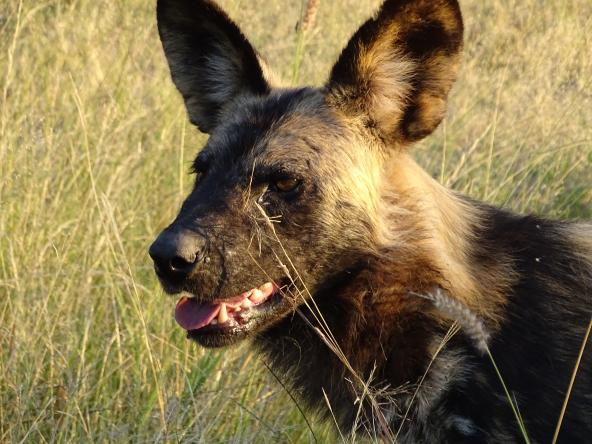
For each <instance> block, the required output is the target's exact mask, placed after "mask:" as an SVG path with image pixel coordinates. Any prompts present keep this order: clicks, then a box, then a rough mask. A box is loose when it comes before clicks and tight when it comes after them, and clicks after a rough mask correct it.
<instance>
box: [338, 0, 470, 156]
mask: <svg viewBox="0 0 592 444" xmlns="http://www.w3.org/2000/svg"><path fill="white" fill-rule="evenodd" d="M462 39H463V24H462V17H461V13H460V8H459V5H458V3H457V1H456V0H386V1H385V2H384V3H383V5H382V7H381V8H380V10H379V11H378V13H377V15H376V16H375V17H374V18H371V19H370V20H368V21H367V22H366V23H364V24H363V25H362V27H361V28H360V29H359V30H358V31H357V32H356V33H355V34H354V36H353V37H352V39H351V40H350V41H349V43H348V45H347V46H346V48H345V49H344V50H343V52H342V53H341V56H340V57H339V60H338V61H337V63H336V64H335V66H334V67H333V70H332V72H331V77H330V80H329V83H328V85H327V90H328V96H327V97H328V101H329V103H330V104H331V105H332V106H334V107H338V108H340V109H341V110H342V111H343V112H345V113H346V114H348V115H350V116H353V117H356V118H360V119H363V121H364V123H365V124H366V125H367V126H369V127H372V128H373V129H375V130H376V131H378V133H379V136H380V137H381V138H383V139H384V140H386V141H387V142H388V143H396V144H407V143H410V142H414V141H416V140H419V139H421V138H423V137H425V136H427V135H428V134H430V133H431V132H432V131H434V129H436V127H437V126H438V125H439V124H440V122H441V121H442V119H443V118H444V114H445V112H446V99H447V96H448V93H449V91H450V88H451V87H452V84H453V83H454V80H455V78H456V73H457V69H458V65H459V61H460V55H461V52H462Z"/></svg>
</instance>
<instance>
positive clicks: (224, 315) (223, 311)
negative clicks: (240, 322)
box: [218, 302, 228, 324]
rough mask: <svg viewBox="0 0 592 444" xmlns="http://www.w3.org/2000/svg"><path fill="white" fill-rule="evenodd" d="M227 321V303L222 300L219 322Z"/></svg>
mask: <svg viewBox="0 0 592 444" xmlns="http://www.w3.org/2000/svg"><path fill="white" fill-rule="evenodd" d="M226 321H228V313H227V312H226V304H225V303H224V302H222V303H221V304H220V312H219V313H218V323H220V324H224V323H225V322H226Z"/></svg>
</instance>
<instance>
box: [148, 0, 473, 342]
mask: <svg viewBox="0 0 592 444" xmlns="http://www.w3.org/2000/svg"><path fill="white" fill-rule="evenodd" d="M157 14H158V29H159V33H160V37H161V41H162V44H163V47H164V51H165V54H166V58H167V60H168V64H169V67H170V70H171V74H172V78H173V81H174V83H175V85H176V86H177V88H178V89H179V91H180V92H181V94H182V96H183V99H184V101H185V105H186V107H187V111H188V114H189V117H190V120H191V122H192V123H194V124H195V125H196V126H197V127H198V128H199V129H200V130H201V131H203V132H206V133H208V134H209V135H210V137H209V140H208V141H207V143H206V145H205V146H204V147H203V149H202V150H201V151H200V152H199V154H198V155H197V157H196V159H195V161H194V163H193V170H194V172H195V174H196V180H195V186H194V188H193V190H192V191H191V193H190V194H189V196H188V197H187V199H186V200H185V202H184V203H183V205H182V207H181V210H180V212H179V214H178V216H177V217H176V219H175V220H174V221H173V222H172V223H171V225H169V226H168V227H167V228H166V229H165V230H164V231H163V232H162V233H161V234H160V235H159V236H158V238H157V239H156V241H155V242H154V244H153V245H152V246H151V248H150V255H151V256H152V258H153V259H154V263H155V269H156V273H157V275H158V276H159V278H160V280H161V283H162V285H163V287H164V288H165V290H166V291H167V292H169V293H182V294H184V296H183V297H182V298H181V300H180V301H179V302H178V304H177V309H176V318H177V321H178V322H179V323H180V324H181V326H183V327H184V328H185V329H186V330H188V331H189V335H190V337H192V338H193V339H195V340H197V341H198V342H199V343H201V344H202V345H205V346H221V345H226V344H230V343H233V342H236V341H238V340H240V339H243V338H245V337H248V336H251V335H255V334H258V333H261V332H263V331H265V329H266V328H269V327H270V326H271V325H273V324H274V323H276V322H278V321H279V320H281V319H283V318H285V317H287V316H291V315H292V312H293V310H294V308H295V307H297V306H298V305H299V304H301V303H302V301H303V300H304V299H306V298H307V297H310V295H315V294H319V293H321V290H323V289H327V288H329V287H331V285H332V283H333V282H335V281H336V280H338V279H340V277H342V276H344V275H347V274H348V273H350V272H353V270H355V269H356V268H357V267H360V266H363V264H364V261H366V260H367V256H368V252H369V251H373V250H376V248H377V245H378V244H380V242H381V239H383V233H382V231H383V226H382V225H383V224H384V222H383V216H382V215H381V210H380V208H381V199H382V198H383V192H384V188H385V186H384V176H385V172H384V171H385V168H386V165H387V164H389V165H391V167H390V168H392V165H393V164H394V168H395V171H396V156H397V153H400V152H402V151H404V150H405V149H406V147H408V146H409V145H410V144H411V143H413V142H415V141H417V140H419V139H421V138H423V137H425V136H426V135H428V134H430V133H431V132H432V131H433V130H434V129H435V128H436V127H437V126H438V124H439V123H440V121H441V120H442V118H443V116H444V113H445V107H446V98H447V95H448V93H449V90H450V88H451V86H452V83H453V81H454V78H455V75H456V71H457V66H458V63H459V58H460V52H461V48H462V20H461V15H460V10H459V7H458V4H457V2H456V1H455V0H387V1H386V2H384V4H383V5H382V7H381V8H380V10H379V11H378V13H377V14H376V16H375V17H374V18H372V19H370V20H368V21H367V22H366V23H365V24H363V25H362V27H361V28H360V29H359V30H358V31H357V32H356V33H355V34H354V36H353V37H352V39H351V40H350V41H349V43H348V44H347V46H346V47H345V49H344V50H343V52H342V54H341V56H340V57H339V59H338V61H337V63H336V64H335V65H334V67H333V69H332V71H331V74H330V77H329V80H328V81H327V83H326V84H325V85H324V86H323V87H320V88H312V87H306V88H296V89H292V88H280V87H277V86H276V85H275V84H274V82H273V80H272V76H271V75H270V71H269V69H268V68H267V66H266V65H265V63H264V62H263V61H262V58H261V57H260V56H259V55H258V53H257V52H256V51H255V49H254V48H253V47H252V46H251V44H250V43H249V42H248V40H247V39H246V38H245V36H244V35H243V34H242V33H241V31H240V30H239V28H238V27H237V26H236V25H235V24H234V23H233V22H232V21H231V20H230V19H229V18H228V16H227V15H226V14H225V13H224V12H223V11H222V10H221V9H220V8H219V7H218V6H217V5H216V4H215V3H214V2H212V1H206V0H201V1H192V0H159V1H158V6H157Z"/></svg>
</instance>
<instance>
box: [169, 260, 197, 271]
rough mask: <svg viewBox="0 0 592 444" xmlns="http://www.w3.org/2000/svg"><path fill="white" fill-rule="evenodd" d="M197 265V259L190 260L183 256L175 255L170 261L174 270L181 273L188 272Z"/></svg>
mask: <svg viewBox="0 0 592 444" xmlns="http://www.w3.org/2000/svg"><path fill="white" fill-rule="evenodd" d="M194 265H195V261H191V262H190V261H189V260H187V259H185V258H183V257H180V256H175V257H174V258H172V259H171V261H170V266H171V269H172V270H173V271H178V272H181V273H187V272H189V271H191V270H192V269H193V266H194Z"/></svg>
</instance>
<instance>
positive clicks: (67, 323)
mask: <svg viewBox="0 0 592 444" xmlns="http://www.w3.org/2000/svg"><path fill="white" fill-rule="evenodd" d="M221 3H222V4H223V5H224V6H225V8H226V9H227V10H228V11H229V12H230V14H231V15H232V16H233V17H235V18H236V20H237V21H238V22H239V23H240V24H241V25H242V26H243V28H244V30H245V32H246V34H247V35H248V36H249V37H250V38H251V39H252V41H253V42H254V43H255V44H256V45H257V46H258V48H259V49H260V50H261V52H262V53H263V54H264V55H266V56H267V58H268V60H270V61H271V63H272V65H273V66H274V68H275V69H276V70H277V71H278V72H279V73H280V74H281V76H282V77H283V78H284V79H287V80H290V79H291V78H292V77H293V76H294V66H295V65H294V57H295V54H301V56H302V57H301V62H299V63H300V64H299V65H298V77H299V78H300V79H301V81H304V82H307V83H311V84H317V85H318V84H321V83H322V82H323V80H324V79H325V78H326V76H327V73H328V71H329V69H330V66H331V63H332V61H333V60H334V59H335V58H336V57H337V55H338V53H339V50H340V47H341V46H343V45H344V44H345V42H346V39H347V37H348V36H349V35H350V34H351V33H352V32H353V31H354V28H355V27H356V26H357V25H358V24H359V23H361V21H362V20H363V19H364V18H365V17H367V16H368V15H369V14H370V13H371V11H372V10H373V8H374V7H376V6H377V5H378V3H379V2H378V1H377V0H363V1H359V0H345V1H341V2H325V1H321V2H320V5H319V10H318V14H317V17H316V26H314V27H313V28H311V29H309V30H307V32H306V33H305V34H304V35H302V36H301V37H302V38H299V36H298V35H297V32H298V31H297V30H296V24H297V22H298V20H299V15H300V11H301V3H300V1H298V0H293V1H279V0H276V1H264V0H249V1H247V0H234V1H233V0H226V1H221ZM462 6H463V10H464V16H465V22H466V28H467V29H466V40H465V41H466V48H465V60H464V66H463V70H462V72H461V75H460V79H459V82H458V84H457V86H456V87H455V89H454V92H453V95H452V98H451V103H450V115H449V117H448V119H447V120H446V122H445V124H444V125H442V126H441V127H440V128H439V129H438V131H437V132H436V134H435V135H433V136H432V137H430V138H429V139H427V140H426V141H424V142H422V143H421V144H420V145H419V146H418V147H417V148H416V151H415V152H416V155H417V156H416V157H417V158H418V160H419V162H420V163H421V164H422V165H424V166H425V167H426V168H427V169H428V170H429V171H430V172H431V173H432V174H433V175H434V176H435V177H440V178H442V181H443V182H444V183H446V184H447V185H449V186H451V187H453V188H455V189H457V190H459V191H462V192H465V193H468V194H469V195H471V196H473V197H475V198H479V199H485V200H488V201H490V202H494V203H496V204H500V205H504V206H507V207H509V208H512V209H514V210H516V211H521V212H526V211H529V212H537V213H542V214H545V215H549V216H552V217H569V218H590V217H591V216H592V206H591V201H592V190H591V186H590V183H591V182H592V178H591V176H592V167H591V166H590V165H591V164H592V113H591V112H590V110H592V84H591V83H592V59H591V58H590V56H589V55H590V54H591V53H592V40H591V38H590V34H589V32H588V30H589V29H590V27H591V25H592V4H591V3H590V2H589V1H587V0H576V1H573V2H563V1H561V0H552V1H548V2H545V5H544V8H543V7H541V3H540V2H538V1H535V0H524V1H518V0H514V1H512V0H494V1H490V2H482V1H478V0H465V1H463V2H462ZM153 9H154V6H153V4H152V2H149V1H148V2H147V1H144V0H126V1H123V0H116V1H111V2H95V1H90V0H78V1H77V0H67V1H66V0H63V1H59V0H49V1H33V0H27V1H19V0H11V1H8V0H4V1H2V2H1V3H0V101H1V104H0V442H20V441H21V440H24V441H28V442H43V441H60V442H69V441H75V442H77V441H119V442H127V441H129V440H134V441H150V442H151V441H159V440H170V441H180V442H194V441H202V442H229V441H230V442H250V441H253V439H255V437H257V440H258V441H263V440H266V441H270V440H271V441H280V442H290V441H302V442H308V441H310V440H311V439H312V434H311V432H310V430H309V428H308V426H307V425H306V422H305V421H304V419H303V417H302V414H301V413H300V411H299V410H298V408H297V407H296V406H295V404H294V402H293V401H292V400H291V399H290V397H289V396H288V395H287V394H286V393H285V392H284V390H283V389H282V387H281V386H280V385H279V384H278V383H277V382H276V381H275V379H274V377H273V376H272V375H270V374H269V371H268V370H267V369H266V367H265V365H264V363H263V362H262V361H261V358H260V357H259V356H258V355H257V354H256V353H254V352H253V351H251V350H250V349H249V348H248V347H245V346H242V347H239V348H235V349H232V350H227V351H214V352H212V351H204V350H201V349H199V348H197V347H195V346H192V345H191V344H189V343H188V342H187V341H186V340H185V338H184V334H183V333H182V331H181V329H179V328H176V327H175V325H174V322H173V321H172V306H173V304H174V301H172V300H171V299H169V298H167V297H165V296H164V295H163V294H162V291H161V290H160V289H159V286H158V284H157V282H156V280H155V278H154V276H153V273H152V270H151V264H150V262H149V260H148V257H147V254H146V250H147V246H148V245H149V243H150V242H151V240H152V239H153V237H154V236H155V235H156V233H157V232H158V231H159V229H161V228H162V227H163V226H165V224H166V223H168V222H169V221H170V220H171V219H172V217H173V215H174V213H175V211H176V210H177V208H178V205H179V203H180V202H181V199H182V197H183V195H184V193H185V191H186V190H187V189H188V187H189V186H190V180H191V179H190V178H189V177H188V176H187V175H186V172H187V171H188V169H189V164H190V161H191V158H192V156H193V155H194V154H195V153H196V152H197V150H198V149H199V147H200V146H201V144H202V143H203V141H204V137H203V136H201V135H200V134H199V133H198V132H197V130H195V129H194V128H192V127H190V126H189V125H187V124H186V123H185V122H186V116H185V111H184V109H183V107H182V103H181V100H180V97H179V95H178V93H177V92H176V90H175V89H174V87H173V85H172V82H171V81H170V79H169V74H168V71H167V68H166V64H165V60H164V57H163V55H162V52H161V48H160V43H159V41H158V37H157V33H156V28H155V17H154V15H155V14H154V11H153ZM297 45H301V47H297ZM299 51H300V52H299ZM299 57H300V55H299ZM500 371H501V372H502V373H503V369H500ZM308 419H309V421H310V422H311V423H312V427H313V429H314V433H315V435H316V437H317V439H319V441H323V440H325V441H326V440H327V439H328V437H329V436H333V435H331V434H330V433H331V432H330V431H329V430H330V427H329V426H327V425H324V424H321V423H319V422H318V421H315V420H314V418H313V417H309V418H308Z"/></svg>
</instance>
